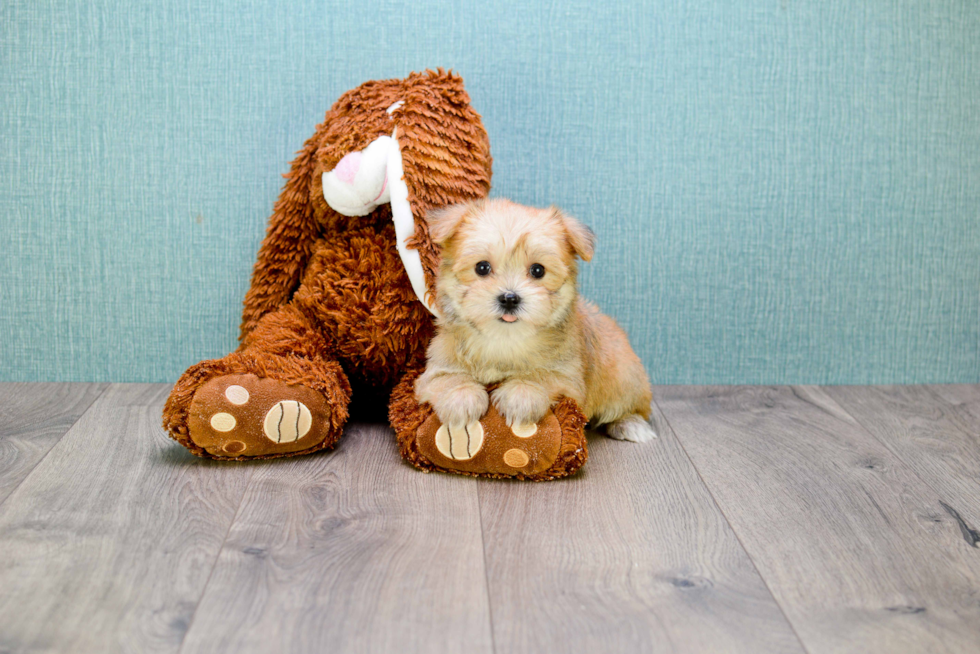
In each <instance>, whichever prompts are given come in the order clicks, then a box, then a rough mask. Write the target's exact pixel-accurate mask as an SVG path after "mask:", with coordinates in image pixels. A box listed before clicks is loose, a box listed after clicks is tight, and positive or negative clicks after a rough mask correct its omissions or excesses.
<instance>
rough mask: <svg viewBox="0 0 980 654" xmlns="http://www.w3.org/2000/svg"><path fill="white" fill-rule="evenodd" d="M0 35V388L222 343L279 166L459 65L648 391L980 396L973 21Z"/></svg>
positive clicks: (299, 26)
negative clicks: (755, 388)
mask: <svg viewBox="0 0 980 654" xmlns="http://www.w3.org/2000/svg"><path fill="white" fill-rule="evenodd" d="M0 30H2V45H0V58H2V62H0V63H2V70H0V97H2V98H3V104H2V110H0V144H2V147H0V219H2V221H3V223H2V239H3V247H2V248H0V292H2V296H0V379H4V380H116V381H144V380H145V381H173V380H175V379H176V377H177V376H178V375H179V374H180V372H181V371H182V370H183V369H184V368H185V367H187V366H188V365H189V364H191V363H193V362H196V361H198V360H200V359H202V358H206V357H213V356H218V355H221V354H223V353H225V352H227V351H228V350H230V349H232V348H233V347H234V346H235V345H236V335H237V325H238V318H239V312H240V307H241V299H242V297H243V295H244V292H245V289H246V287H247V284H248V277H249V273H250V270H251V266H252V262H253V259H254V256H255V251H256V248H257V247H258V244H259V241H260V240H261V237H262V235H263V232H264V229H265V220H266V218H267V216H268V213H269V211H270V208H271V206H272V203H273V202H274V200H275V198H276V195H277V193H278V190H279V186H280V184H281V181H282V180H281V177H280V175H281V173H283V172H285V171H286V170H287V164H288V161H289V160H290V159H291V158H292V154H293V152H294V151H295V150H297V149H298V148H299V147H300V146H301V144H302V143H303V141H304V140H305V139H306V137H307V136H308V135H309V134H311V133H312V131H313V129H314V127H315V125H316V124H317V123H318V122H319V121H320V120H321V119H322V117H323V114H324V112H325V111H326V109H327V108H328V107H329V105H330V104H331V103H332V102H333V101H334V100H335V99H336V97H337V96H338V95H339V94H340V93H342V92H343V91H345V90H346V89H348V88H351V87H353V86H356V85H357V84H359V83H361V82H363V81H365V80H368V79H374V78H386V77H400V76H403V75H405V74H407V73H408V72H410V71H413V70H421V69H425V68H428V67H436V66H443V67H447V68H453V69H454V70H456V71H458V72H459V73H461V74H462V75H463V76H464V78H465V80H466V83H467V87H468V89H469V91H470V95H471V97H472V100H473V104H474V105H475V107H476V108H477V110H478V111H480V112H481V113H482V115H483V117H484V120H485V123H486V126H487V129H488V131H489V133H490V139H491V146H492V150H493V155H494V164H495V165H494V193H495V194H497V195H503V196H508V197H511V198H513V199H515V200H518V201H521V202H525V203H529V204H538V205H542V204H549V203H556V204H558V205H561V206H563V207H565V208H566V209H567V210H568V211H569V212H570V213H572V214H575V215H577V216H579V217H580V218H582V219H584V220H585V221H586V222H588V223H589V224H591V225H592V226H593V228H594V229H595V231H596V232H597V233H598V235H599V249H598V254H597V256H596V257H595V259H594V260H593V262H592V263H591V264H589V265H587V266H585V268H584V274H583V278H582V288H583V291H584V293H585V294H586V295H588V296H590V297H592V298H593V299H595V300H597V301H598V302H599V304H600V305H601V306H602V307H603V308H604V309H605V310H606V311H607V312H608V313H610V314H612V315H613V316H614V317H616V318H617V319H618V320H619V321H620V322H621V323H622V324H623V325H624V326H625V327H626V328H627V330H628V331H629V332H630V334H631V336H632V340H633V343H634V345H635V347H636V349H637V351H638V352H639V353H640V354H641V356H642V357H643V360H644V361H645V362H646V364H647V367H648V369H649V371H650V373H651V376H652V378H653V380H654V381H655V382H657V383H733V382H742V383H791V382H792V383H844V382H850V383H868V382H875V383H881V382H954V381H955V382H978V381H980V221H978V212H980V3H977V2H975V1H974V0H964V1H959V2H958V1H953V0H937V1H933V2H921V1H918V0H863V1H861V2H854V1H853V0H826V1H823V2H820V1H815V2H814V1H811V2H802V1H800V0H740V1H738V2H733V1H732V0H684V1H679V0H674V1H667V0H656V1H649V2H643V3H638V2H621V1H619V0H606V1H604V2H594V1H587V2H583V1H581V0H559V1H555V2H525V1H523V0H510V1H507V2H468V1H463V0H458V1H438V2H436V1H431V2H430V1H426V2H418V3H401V2H391V1H387V2H386V1H382V2H378V1H375V0H361V1H359V2H316V1H313V0H293V1H291V2H271V1H269V2H247V3H245V2H226V1H213V0H212V1H209V2H200V1H198V0H194V1H191V0H153V1H152V2H142V1H141V2H132V1H127V2H111V1H106V0H90V1H87V2H78V1H71V2H53V1H47V0H6V1H5V2H3V3H2V6H0Z"/></svg>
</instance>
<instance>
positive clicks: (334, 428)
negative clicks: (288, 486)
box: [163, 305, 350, 459]
mask: <svg viewBox="0 0 980 654" xmlns="http://www.w3.org/2000/svg"><path fill="white" fill-rule="evenodd" d="M349 401H350V384H349V383H348V381H347V377H346V375H345V374H344V372H343V370H342V369H341V367H340V364H338V363H337V362H336V361H333V360H331V359H330V357H329V351H328V348H327V344H326V342H325V341H324V340H323V337H322V336H320V335H319V334H318V333H317V332H316V331H315V330H313V329H312V328H311V327H310V326H309V323H308V321H307V319H306V317H305V316H304V315H303V313H302V312H301V311H300V310H298V309H297V308H296V307H294V306H292V305H287V306H286V307H283V308H282V309H279V310H278V311H275V312H273V313H270V314H268V315H266V316H264V317H263V318H262V320H261V321H260V322H259V324H258V325H257V326H256V327H255V329H254V330H253V331H252V332H251V333H250V334H249V336H248V338H247V339H246V341H245V343H243V345H242V348H241V349H239V350H238V351H237V352H233V353H231V354H229V355H228V356H226V357H223V358H221V359H213V360H210V361H202V362H201V363H199V364H197V365H194V366H191V368H190V369H188V370H187V372H185V373H184V375H183V376H182V377H181V378H180V380H179V381H178V382H177V384H176V385H175V386H174V389H173V391H172V392H171V394H170V398H169V399H168V400H167V404H166V407H165V408H164V411H163V426H164V428H165V429H166V430H167V431H168V432H169V433H170V435H171V437H173V438H174V440H176V441H178V442H179V443H180V444H181V445H183V446H184V447H186V448H187V449H189V450H190V451H191V452H193V453H194V454H197V455H198V456H204V457H209V458H215V459H245V458H274V457H280V456H295V455H297V454H306V453H308V452H313V451H316V450H320V449H324V448H328V447H331V446H333V445H334V444H335V443H336V442H337V440H338V439H339V438H340V435H341V433H342V431H343V426H344V423H345V422H346V421H347V405H348V403H349Z"/></svg>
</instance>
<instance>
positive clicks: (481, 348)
mask: <svg viewBox="0 0 980 654" xmlns="http://www.w3.org/2000/svg"><path fill="white" fill-rule="evenodd" d="M426 222H427V223H428V225H429V234H430V236H431V237H432V240H433V241H434V242H435V243H437V244H438V245H440V246H441V248H442V256H443V259H442V267H441V268H440V271H439V279H438V281H437V284H436V301H437V303H438V307H439V311H440V314H441V315H440V317H439V318H438V320H437V325H438V330H437V333H436V336H435V337H434V338H433V340H432V343H431V344H430V345H429V350H428V364H427V367H426V371H425V373H424V374H423V375H422V376H421V377H419V379H418V381H417V382H416V384H415V394H416V397H417V398H418V399H419V401H421V402H428V403H429V404H431V405H432V407H433V408H434V409H435V412H436V414H437V415H438V416H439V419H440V420H441V421H442V422H443V424H446V425H450V426H454V425H467V424H469V423H471V422H473V421H476V420H479V419H480V417H481V416H483V414H484V413H486V411H487V408H488V407H489V403H490V401H491V399H492V401H493V403H494V406H495V407H496V408H497V410H498V411H499V412H500V414H501V415H502V416H503V417H504V418H505V419H506V420H507V424H508V425H510V426H514V425H523V424H528V423H536V422H538V421H539V420H540V419H541V418H543V417H544V415H545V413H547V411H548V409H549V408H550V407H551V405H552V404H553V403H554V401H555V399H556V398H557V397H558V396H561V395H565V396H567V397H571V398H572V399H574V400H575V401H576V402H577V403H578V404H579V406H580V407H582V410H583V411H584V412H585V414H586V416H588V417H589V420H590V422H591V424H592V426H593V427H598V426H599V425H606V432H607V434H608V435H609V436H611V437H613V438H618V439H624V440H630V441H638V442H639V441H647V440H650V439H652V438H655V437H656V434H655V433H654V431H653V428H652V427H651V426H650V424H649V422H647V420H648V419H649V417H650V401H651V392H650V382H649V380H648V379H647V375H646V372H645V371H644V369H643V364H642V363H641V362H640V359H639V358H638V357H637V356H636V354H635V353H634V352H633V350H632V348H631V347H630V344H629V339H628V338H627V337H626V333H625V332H623V330H622V329H621V328H620V327H619V325H617V324H616V323H615V322H614V321H613V320H612V319H611V318H609V317H608V316H604V315H603V314H601V313H599V310H598V309H597V308H596V307H595V306H594V305H592V304H591V303H589V302H586V301H585V300H582V299H580V298H579V297H578V295H577V290H576V285H577V284H576V277H577V274H578V265H577V261H576V256H578V257H581V258H582V259H584V260H586V261H588V260H590V259H591V258H592V252H593V247H594V241H595V235H594V234H593V233H592V231H591V230H589V228H588V227H585V226H584V225H582V224H581V223H579V222H578V221H577V220H575V219H574V218H571V217H569V216H566V215H565V214H563V213H562V212H561V211H559V210H558V209H556V208H553V207H552V208H549V209H534V208H531V207H524V206H521V205H519V204H515V203H513V202H510V201H509V200H503V199H494V200H480V201H477V202H472V203H467V204H459V205H455V206H452V207H448V208H445V209H442V210H439V211H436V212H434V213H431V214H429V215H428V216H427V218H426ZM493 383H499V384H500V386H499V387H498V388H497V389H496V390H495V391H494V392H493V394H492V398H491V397H490V396H489V395H488V394H487V391H486V389H485V388H484V386H485V385H487V384H493Z"/></svg>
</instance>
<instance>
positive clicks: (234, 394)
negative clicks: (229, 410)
mask: <svg viewBox="0 0 980 654" xmlns="http://www.w3.org/2000/svg"><path fill="white" fill-rule="evenodd" d="M225 397H226V398H228V401H229V402H231V403H232V404H234V405H235V406H242V405H243V404H247V403H248V398H249V395H248V390H247V389H246V388H245V387H244V386H239V385H237V384H232V385H231V386H229V387H228V388H226V389H225Z"/></svg>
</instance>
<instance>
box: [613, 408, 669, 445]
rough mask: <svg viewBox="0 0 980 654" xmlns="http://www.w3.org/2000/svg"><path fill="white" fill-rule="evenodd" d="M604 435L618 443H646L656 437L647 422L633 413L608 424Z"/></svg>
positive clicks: (655, 433)
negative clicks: (618, 441)
mask: <svg viewBox="0 0 980 654" xmlns="http://www.w3.org/2000/svg"><path fill="white" fill-rule="evenodd" d="M606 435H607V436H609V438H615V439H616V440H620V441H632V442H634V443H647V442H649V441H652V440H653V439H655V438H656V437H657V432H655V431H654V430H653V427H652V426H651V425H650V423H649V422H647V421H646V420H644V419H643V418H642V417H641V416H638V415H636V414H635V413H634V414H633V415H629V416H626V417H625V418H622V419H620V420H617V421H616V422H613V423H610V424H609V426H608V427H606Z"/></svg>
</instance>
